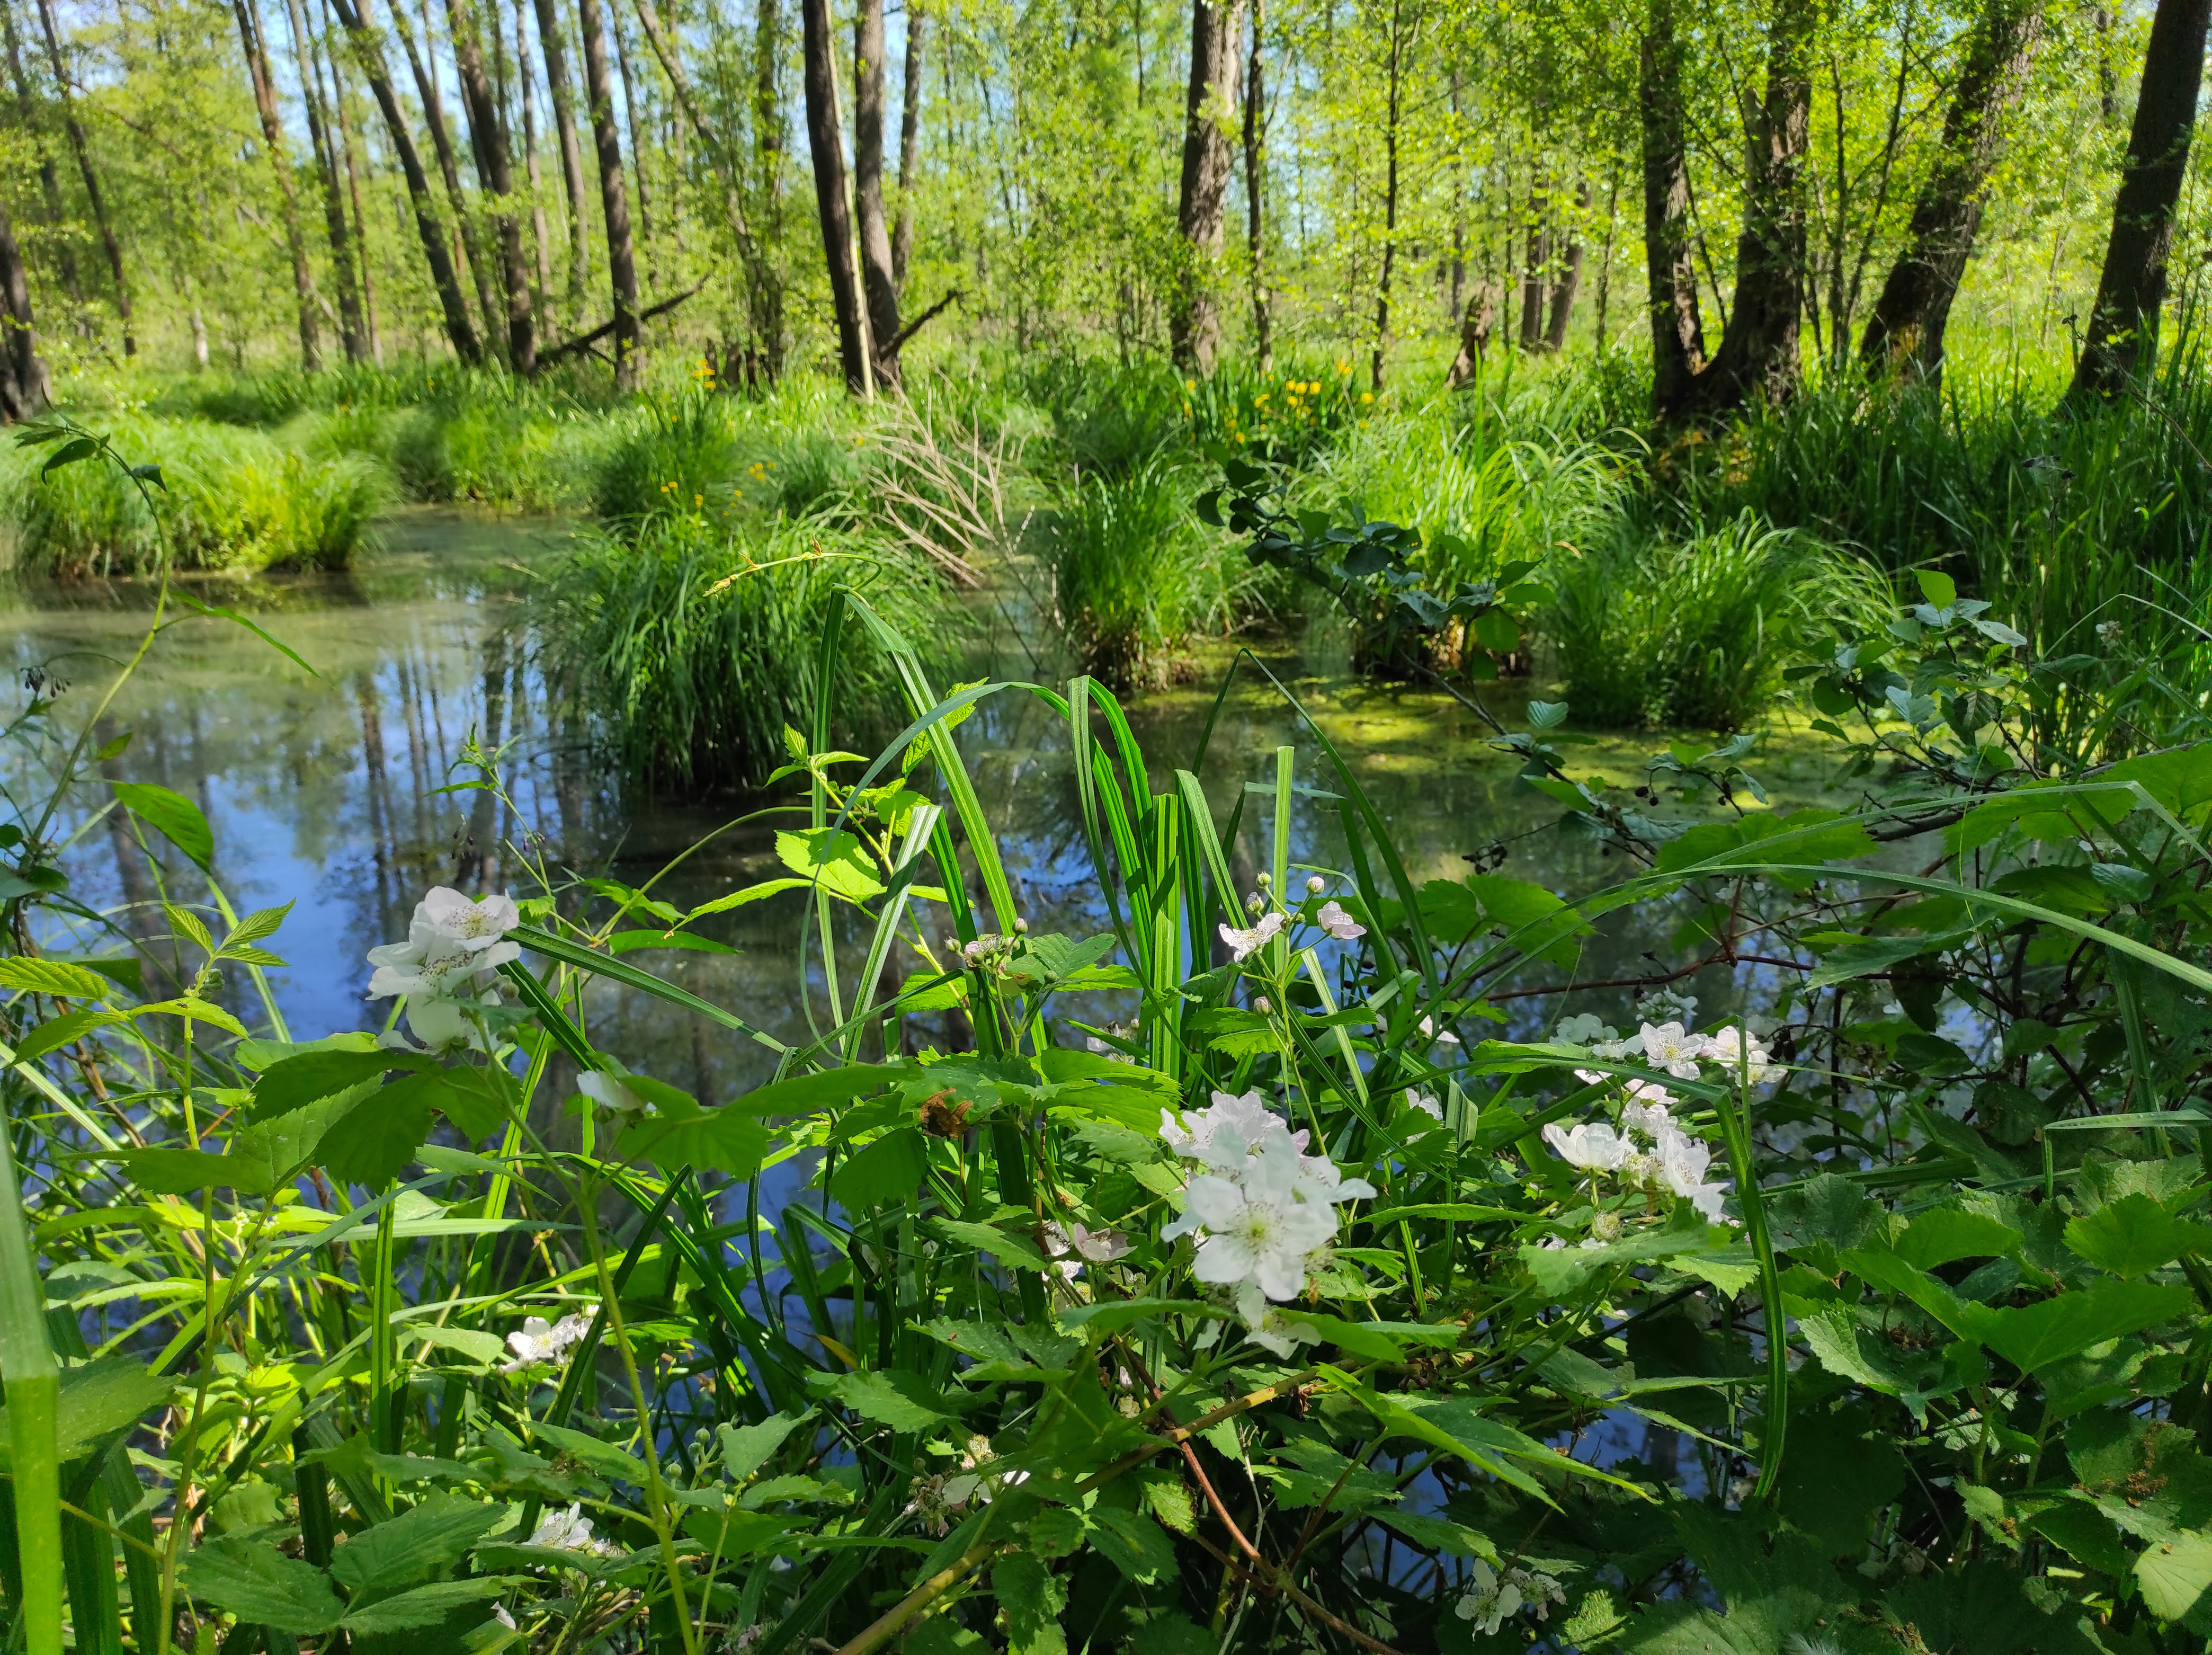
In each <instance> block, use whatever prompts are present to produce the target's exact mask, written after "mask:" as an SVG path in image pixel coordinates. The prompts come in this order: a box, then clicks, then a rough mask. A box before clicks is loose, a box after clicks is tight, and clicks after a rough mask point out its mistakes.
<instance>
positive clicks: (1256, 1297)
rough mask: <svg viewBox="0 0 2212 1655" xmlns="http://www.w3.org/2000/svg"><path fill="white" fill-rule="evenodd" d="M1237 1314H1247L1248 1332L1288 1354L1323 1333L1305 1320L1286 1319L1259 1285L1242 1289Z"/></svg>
mask: <svg viewBox="0 0 2212 1655" xmlns="http://www.w3.org/2000/svg"><path fill="white" fill-rule="evenodd" d="M1248 1299H1249V1301H1250V1302H1249V1303H1247V1302H1246V1301H1247V1300H1248ZM1237 1314H1238V1315H1240V1316H1242V1317H1243V1318H1244V1332H1245V1336H1246V1337H1248V1338H1249V1339H1250V1340H1251V1342H1253V1343H1254V1344H1255V1345H1258V1346H1261V1348H1264V1349H1267V1350H1271V1351H1273V1353H1274V1354H1276V1355H1278V1356H1284V1357H1287V1356H1289V1355H1290V1354H1291V1353H1292V1352H1294V1351H1295V1350H1297V1348H1298V1347H1299V1346H1300V1345H1310V1344H1312V1343H1314V1342H1316V1341H1317V1340H1319V1339H1320V1337H1321V1335H1319V1334H1318V1333H1316V1332H1315V1331H1314V1330H1313V1329H1312V1328H1310V1327H1309V1326H1308V1325H1307V1324H1306V1323H1303V1322H1291V1321H1286V1320H1285V1319H1284V1317H1283V1316H1282V1314H1281V1312H1280V1311H1277V1310H1275V1309H1274V1308H1273V1307H1272V1306H1271V1305H1268V1304H1267V1302H1266V1301H1265V1300H1264V1299H1261V1297H1260V1293H1259V1289H1257V1288H1256V1287H1246V1288H1244V1289H1243V1291H1242V1292H1241V1293H1238V1295H1237ZM1212 1325H1213V1326H1216V1327H1218V1326H1219V1325H1220V1324H1219V1323H1213V1324H1212Z"/></svg>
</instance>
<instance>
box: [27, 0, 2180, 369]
mask: <svg viewBox="0 0 2212 1655" xmlns="http://www.w3.org/2000/svg"><path fill="white" fill-rule="evenodd" d="M39 22H40V27H42V28H43V29H44V30H45V33H46V57H47V60H48V62H49V63H50V64H52V68H53V71H54V95H55V96H56V97H57V98H58V99H59V100H61V106H62V128H63V130H64V131H65V132H67V133H68V135H69V142H70V152H71V153H72V154H74V155H76V167H77V171H78V172H79V173H82V174H83V176H84V193H85V198H86V199H87V200H88V201H89V202H90V203H91V204H92V222H93V224H94V228H97V229H98V230H99V231H100V246H102V247H103V248H105V249H106V253H107V273H108V275H109V276H110V277H113V278H114V282H115V313H116V315H117V316H118V318H119V319H121V321H122V323H123V354H124V355H125V356H137V354H138V341H137V338H135V337H134V335H133V333H132V331H131V284H130V283H129V282H127V281H126V280H125V279H124V275H123V243H122V242H121V241H119V240H117V239H116V234H115V224H114V221H112V219H110V218H109V217H108V216H107V202H106V198H105V197H103V196H102V195H101V194H100V174H99V173H96V172H95V171H94V170H93V165H92V146H91V145H90V144H89V143H87V142H86V141H85V136H84V125H83V123H82V122H81V121H79V120H78V119H77V118H76V100H74V99H72V98H71V97H70V82H69V71H68V70H66V69H64V68H63V66H62V37H61V31H60V30H59V29H58V27H55V24H54V0H39ZM2193 101H2194V100H2193V98H2192V103H2193Z"/></svg>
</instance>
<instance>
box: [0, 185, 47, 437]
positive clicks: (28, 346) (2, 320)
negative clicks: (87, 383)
mask: <svg viewBox="0 0 2212 1655" xmlns="http://www.w3.org/2000/svg"><path fill="white" fill-rule="evenodd" d="M0 329H4V330H5V332H6V334H7V337H6V338H4V339H0V424H9V423H13V422H15V421H16V420H24V419H29V418H31V417H33V415H35V414H36V413H38V412H39V411H40V409H42V408H44V407H45V406H46V363H44V362H41V361H40V360H39V336H38V332H37V331H36V330H35V329H34V328H33V326H31V279H30V273H29V271H27V270H25V269H24V267H23V252H22V249H21V248H20V247H18V246H16V245H15V227H14V226H13V225H11V224H10V223H9V222H8V210H7V208H6V207H4V206H0Z"/></svg>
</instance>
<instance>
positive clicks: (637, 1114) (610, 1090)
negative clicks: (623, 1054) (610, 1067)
mask: <svg viewBox="0 0 2212 1655" xmlns="http://www.w3.org/2000/svg"><path fill="white" fill-rule="evenodd" d="M628 1079H629V1076H627V1075H625V1074H621V1073H619V1072H617V1073H612V1074H610V1073H609V1072H608V1071H607V1070H605V1069H586V1070H585V1071H584V1072H583V1073H582V1074H579V1075H578V1076H577V1077H576V1090H577V1091H579V1092H582V1093H583V1094H584V1096H586V1098H590V1099H591V1100H592V1102H593V1103H595V1104H598V1105H599V1108H600V1110H602V1111H603V1112H604V1115H615V1116H620V1117H622V1118H623V1120H624V1121H625V1122H628V1121H639V1120H642V1119H644V1118H645V1117H647V1116H648V1115H650V1114H652V1113H653V1105H652V1104H649V1103H647V1101H646V1100H645V1099H644V1098H641V1097H639V1096H638V1095H637V1093H635V1092H633V1091H631V1090H630V1089H629V1087H628V1086H624V1085H623V1081H624V1080H628Z"/></svg>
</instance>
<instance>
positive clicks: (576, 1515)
mask: <svg viewBox="0 0 2212 1655" xmlns="http://www.w3.org/2000/svg"><path fill="white" fill-rule="evenodd" d="M530 1543H531V1544H532V1545H533V1546H544V1547H546V1548H548V1549H550V1550H553V1551H557V1552H587V1553H590V1554H591V1555H593V1556H597V1557H611V1556H613V1555H614V1551H615V1549H614V1548H613V1547H612V1546H610V1545H609V1544H608V1543H607V1542H605V1541H604V1540H600V1539H597V1538H595V1537H594V1536H592V1519H591V1518H587V1517H586V1516H585V1515H584V1508H583V1507H582V1506H580V1505H576V1506H570V1507H569V1508H568V1510H567V1511H565V1512H546V1513H545V1515H544V1516H543V1517H541V1518H538V1527H537V1528H536V1529H535V1530H532V1533H531V1536H530Z"/></svg>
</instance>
